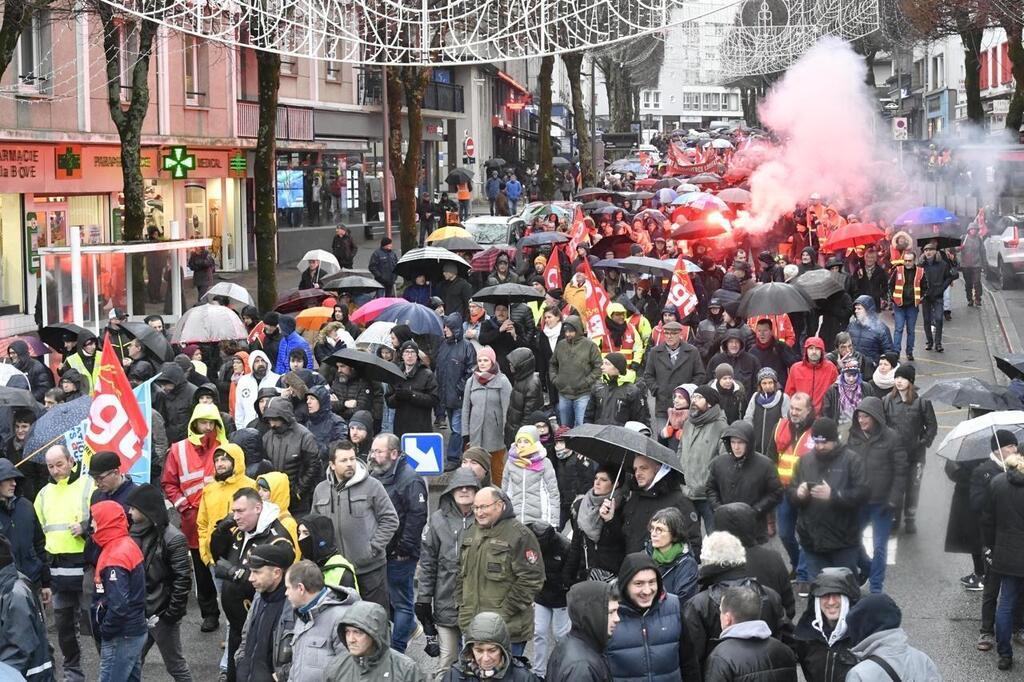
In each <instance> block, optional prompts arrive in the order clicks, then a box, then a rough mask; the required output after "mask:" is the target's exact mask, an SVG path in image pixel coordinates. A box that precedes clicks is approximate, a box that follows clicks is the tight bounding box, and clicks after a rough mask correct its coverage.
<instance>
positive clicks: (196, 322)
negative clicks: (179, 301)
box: [171, 303, 249, 345]
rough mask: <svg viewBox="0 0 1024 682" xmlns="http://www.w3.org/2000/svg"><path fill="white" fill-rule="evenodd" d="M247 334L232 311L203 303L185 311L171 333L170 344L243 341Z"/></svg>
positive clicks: (240, 321)
mask: <svg viewBox="0 0 1024 682" xmlns="http://www.w3.org/2000/svg"><path fill="white" fill-rule="evenodd" d="M248 334H249V332H248V331H247V330H246V328H245V325H244V324H242V320H241V319H240V318H239V317H238V315H236V314H235V312H234V311H233V310H231V309H230V308H226V307H224V306H222V305H214V304H212V303H204V304H203V305H197V306H196V307H194V308H189V309H188V310H186V311H185V313H184V314H183V315H182V316H181V318H180V319H179V320H178V323H177V324H175V325H174V329H173V330H172V331H171V343H176V344H178V345H182V344H186V343H217V342H219V341H231V340H238V339H244V338H246V336H248Z"/></svg>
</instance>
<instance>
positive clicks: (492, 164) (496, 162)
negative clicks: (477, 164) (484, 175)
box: [484, 156, 508, 168]
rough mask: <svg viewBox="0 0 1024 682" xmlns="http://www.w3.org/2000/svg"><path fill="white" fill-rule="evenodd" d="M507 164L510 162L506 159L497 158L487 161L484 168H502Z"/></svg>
mask: <svg viewBox="0 0 1024 682" xmlns="http://www.w3.org/2000/svg"><path fill="white" fill-rule="evenodd" d="M506 163H508V162H507V161H505V159H503V158H501V157H500V156H495V157H494V158H493V159H487V161H485V162H484V167H485V168H501V167H502V166H504V165H505V164H506Z"/></svg>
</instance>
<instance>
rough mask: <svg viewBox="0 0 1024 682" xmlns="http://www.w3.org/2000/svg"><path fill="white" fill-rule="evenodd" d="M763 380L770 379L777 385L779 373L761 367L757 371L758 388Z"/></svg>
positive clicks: (769, 368)
mask: <svg viewBox="0 0 1024 682" xmlns="http://www.w3.org/2000/svg"><path fill="white" fill-rule="evenodd" d="M765 379H771V380H772V381H774V382H775V383H776V384H777V383H779V373H778V372H776V371H775V370H774V369H772V368H771V367H762V368H761V369H759V370H757V385H758V387H760V386H761V382H762V381H764V380H765Z"/></svg>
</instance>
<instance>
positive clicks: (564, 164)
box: [551, 156, 572, 168]
mask: <svg viewBox="0 0 1024 682" xmlns="http://www.w3.org/2000/svg"><path fill="white" fill-rule="evenodd" d="M551 165H552V166H554V167H555V168H568V167H569V166H571V165H572V161H570V160H569V159H567V158H565V157H564V156H556V157H555V158H553V159H551Z"/></svg>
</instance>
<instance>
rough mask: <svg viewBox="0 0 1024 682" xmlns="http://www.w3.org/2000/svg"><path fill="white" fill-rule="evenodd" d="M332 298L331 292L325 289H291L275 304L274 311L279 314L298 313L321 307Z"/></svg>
mask: <svg viewBox="0 0 1024 682" xmlns="http://www.w3.org/2000/svg"><path fill="white" fill-rule="evenodd" d="M330 296H331V292H329V291H324V290H323V289H291V290H289V291H286V292H284V293H283V294H281V297H280V298H278V299H277V303H275V304H274V310H276V311H277V312H279V313H297V312H298V311H300V310H302V309H304V308H308V307H310V306H314V305H320V304H321V303H323V301H324V299H325V298H330Z"/></svg>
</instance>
